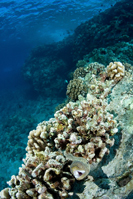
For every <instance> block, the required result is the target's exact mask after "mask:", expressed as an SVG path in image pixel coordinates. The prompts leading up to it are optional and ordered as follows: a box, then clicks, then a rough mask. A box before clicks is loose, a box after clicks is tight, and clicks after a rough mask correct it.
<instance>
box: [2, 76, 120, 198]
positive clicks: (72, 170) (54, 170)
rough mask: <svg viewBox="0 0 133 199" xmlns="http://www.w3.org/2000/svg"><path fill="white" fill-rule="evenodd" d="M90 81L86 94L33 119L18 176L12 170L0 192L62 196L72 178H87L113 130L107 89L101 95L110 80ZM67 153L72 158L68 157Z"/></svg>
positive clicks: (106, 151) (109, 142)
mask: <svg viewBox="0 0 133 199" xmlns="http://www.w3.org/2000/svg"><path fill="white" fill-rule="evenodd" d="M85 81H86V82H87V76H86V77H85ZM89 81H90V79H89ZM94 81H95V83H96V84H97V85H96V86H95V87H94V88H93V89H92V92H90V93H91V94H90V93H88V94H87V97H86V98H84V99H83V100H81V101H76V102H69V103H68V104H67V105H66V106H64V107H63V108H62V109H60V110H59V111H57V112H56V113H55V114H54V118H51V119H50V120H49V121H44V122H42V123H40V124H38V126H37V128H36V130H33V131H31V132H30V133H29V136H28V145H27V148H26V150H27V154H26V158H25V159H24V160H23V161H24V164H23V165H22V167H21V168H20V170H19V174H18V176H12V179H11V180H10V181H9V182H8V184H9V185H10V186H11V187H12V188H7V189H5V190H3V191H1V193H0V196H1V197H3V198H5V199H8V198H12V199H14V198H17V199H21V198H25V199H30V198H34V199H36V198H39V199H43V198H51V199H52V198H55V197H56V198H61V199H64V198H67V197H68V196H69V190H70V189H71V187H72V185H73V183H74V181H75V178H76V179H77V180H83V179H84V178H86V177H87V175H88V174H89V171H90V164H92V163H99V162H100V161H101V160H102V158H103V156H104V155H105V154H109V147H107V145H108V146H110V147H111V146H113V145H114V139H113V138H112V136H113V135H114V134H115V133H117V131H118V130H117V121H116V120H115V119H114V118H113V114H111V113H109V112H108V111H107V100H106V96H107V94H108V92H107V93H106V95H105V93H104V92H105V91H104V89H102V90H100V88H101V87H100V84H101V85H102V87H103V88H105V87H107V85H114V81H113V80H104V81H102V80H101V82H102V83H101V82H100V79H99V80H96V79H95V78H92V80H91V81H90V84H89V86H90V87H91V84H93V83H94ZM107 82H108V83H107ZM109 82H110V83H109ZM98 88H99V90H100V91H99V90H98V93H97V92H96V91H97V89H98ZM110 88H111V86H110ZM90 91H91V89H90ZM97 94H99V96H98V97H97ZM69 154H71V156H72V157H76V158H77V159H76V160H75V159H74V158H69V156H70V155H69ZM81 159H82V160H85V161H82V160H81Z"/></svg>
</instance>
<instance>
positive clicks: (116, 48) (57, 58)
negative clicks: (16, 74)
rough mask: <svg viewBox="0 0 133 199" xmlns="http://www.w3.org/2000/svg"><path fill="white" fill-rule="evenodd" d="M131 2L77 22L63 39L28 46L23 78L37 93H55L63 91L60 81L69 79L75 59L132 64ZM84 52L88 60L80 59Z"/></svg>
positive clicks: (64, 87)
mask: <svg viewBox="0 0 133 199" xmlns="http://www.w3.org/2000/svg"><path fill="white" fill-rule="evenodd" d="M132 5H133V3H132V2H131V0H126V1H121V2H119V3H117V4H116V5H115V6H113V7H112V8H110V9H108V10H106V11H105V12H103V13H99V15H98V16H95V17H93V18H92V19H90V20H89V21H86V22H84V23H81V24H80V25H79V26H78V27H77V28H76V29H75V31H74V34H73V35H71V36H68V37H67V38H65V39H64V40H63V41H61V42H57V43H53V44H49V45H42V46H38V47H37V48H35V49H34V50H32V52H31V54H30V55H29V57H28V59H27V60H26V62H25V64H24V66H23V75H24V77H25V79H26V80H28V81H29V82H30V83H31V85H32V86H33V87H34V89H35V90H37V91H38V92H39V93H41V94H42V93H45V95H52V94H54V95H55V94H58V93H59V92H60V93H63V92H64V93H65V89H66V84H64V81H65V80H66V79H69V76H68V74H70V72H72V71H73V70H74V69H75V68H74V67H75V63H77V62H78V63H77V65H76V67H84V66H85V64H86V62H90V63H91V62H94V61H95V62H96V61H97V62H99V63H103V64H105V65H107V64H108V63H109V62H112V61H113V62H114V61H121V62H122V63H123V62H127V63H130V64H132V65H133V61H132V60H133V56H132V55H133V53H132V52H133V44H132V43H133V41H132V39H133V34H132V31H133V16H132V13H133V6H132ZM112 13H113V14H112ZM127 19H128V23H127ZM85 55H88V59H89V60H86V59H85V58H84V59H83V57H84V56H85ZM68 57H69V59H68ZM78 60H79V61H78ZM51 90H52V91H51Z"/></svg>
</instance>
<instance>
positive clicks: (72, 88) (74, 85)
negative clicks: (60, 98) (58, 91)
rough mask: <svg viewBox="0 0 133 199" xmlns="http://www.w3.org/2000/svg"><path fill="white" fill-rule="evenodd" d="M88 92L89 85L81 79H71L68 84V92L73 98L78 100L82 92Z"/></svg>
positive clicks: (83, 93)
mask: <svg viewBox="0 0 133 199" xmlns="http://www.w3.org/2000/svg"><path fill="white" fill-rule="evenodd" d="M86 92H87V87H86V85H85V84H83V81H82V80H81V79H73V80H70V82H69V84H68V85H67V92H66V94H67V95H68V96H69V98H70V99H71V100H74V101H75V100H77V99H78V96H79V95H80V94H82V95H85V93H86Z"/></svg>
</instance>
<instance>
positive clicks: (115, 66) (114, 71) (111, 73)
mask: <svg viewBox="0 0 133 199" xmlns="http://www.w3.org/2000/svg"><path fill="white" fill-rule="evenodd" d="M124 72H125V66H123V64H122V63H121V62H114V63H113V62H110V64H109V65H108V66H107V75H108V77H110V78H111V79H115V80H117V81H119V80H120V79H122V78H123V77H124Z"/></svg>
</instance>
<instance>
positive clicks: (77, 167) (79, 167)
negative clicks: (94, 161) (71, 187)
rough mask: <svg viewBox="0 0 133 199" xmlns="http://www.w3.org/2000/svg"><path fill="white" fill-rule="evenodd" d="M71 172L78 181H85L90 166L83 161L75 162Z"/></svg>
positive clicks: (71, 166)
mask: <svg viewBox="0 0 133 199" xmlns="http://www.w3.org/2000/svg"><path fill="white" fill-rule="evenodd" d="M70 171H71V173H72V174H73V175H74V177H75V178H76V180H83V179H84V178H85V177H86V176H87V175H88V174H89V172H90V165H89V164H86V163H83V162H81V161H73V162H72V164H71V165H70Z"/></svg>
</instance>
